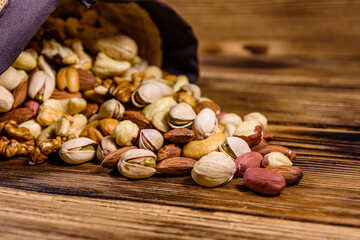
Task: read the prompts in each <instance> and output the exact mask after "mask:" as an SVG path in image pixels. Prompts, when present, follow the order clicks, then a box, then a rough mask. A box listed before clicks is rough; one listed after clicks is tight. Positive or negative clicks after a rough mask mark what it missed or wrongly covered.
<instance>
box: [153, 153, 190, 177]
mask: <svg viewBox="0 0 360 240" xmlns="http://www.w3.org/2000/svg"><path fill="white" fill-rule="evenodd" d="M195 163H196V160H194V159H192V158H185V157H172V158H167V159H164V160H162V161H161V162H160V163H158V165H157V166H156V171H157V172H159V173H162V174H167V175H189V174H190V173H191V170H192V169H193V167H194V165H195Z"/></svg>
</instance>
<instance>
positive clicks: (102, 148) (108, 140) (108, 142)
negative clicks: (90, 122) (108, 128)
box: [96, 136, 119, 161]
mask: <svg viewBox="0 0 360 240" xmlns="http://www.w3.org/2000/svg"><path fill="white" fill-rule="evenodd" d="M118 148H119V146H118V145H117V144H116V142H115V140H114V139H113V137H112V136H106V137H104V138H103V139H102V140H101V142H100V143H99V145H98V147H97V150H96V156H97V157H98V159H99V160H100V161H102V160H104V159H105V157H106V156H107V155H108V154H110V153H112V152H114V151H115V150H117V149H118Z"/></svg>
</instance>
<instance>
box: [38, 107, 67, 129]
mask: <svg viewBox="0 0 360 240" xmlns="http://www.w3.org/2000/svg"><path fill="white" fill-rule="evenodd" d="M63 116H64V113H63V112H61V111H59V110H57V109H56V108H53V107H51V106H43V105H41V107H40V109H39V114H38V116H37V117H36V120H37V122H38V123H39V124H40V125H41V126H44V127H45V126H49V125H50V124H52V123H54V122H56V121H57V120H59V119H60V118H61V117H63Z"/></svg>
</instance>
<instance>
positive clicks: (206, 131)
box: [192, 108, 218, 140]
mask: <svg viewBox="0 0 360 240" xmlns="http://www.w3.org/2000/svg"><path fill="white" fill-rule="evenodd" d="M217 127H218V120H217V118H216V116H215V113H214V112H213V111H212V110H211V109H210V108H204V109H203V110H201V111H200V112H199V113H198V115H197V116H196V118H195V119H194V123H193V125H192V130H193V131H194V133H195V138H196V139H198V140H201V139H206V138H208V137H210V136H211V135H213V134H214V133H215V132H216V131H217Z"/></svg>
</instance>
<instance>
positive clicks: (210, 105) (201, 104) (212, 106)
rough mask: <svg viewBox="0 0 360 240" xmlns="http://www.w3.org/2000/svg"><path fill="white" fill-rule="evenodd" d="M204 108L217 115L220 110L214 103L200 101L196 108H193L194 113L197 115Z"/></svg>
mask: <svg viewBox="0 0 360 240" xmlns="http://www.w3.org/2000/svg"><path fill="white" fill-rule="evenodd" d="M205 108H210V109H211V110H213V112H214V113H215V114H219V113H220V111H221V109H220V106H219V105H217V104H216V103H215V102H211V101H202V102H199V103H198V104H197V105H196V107H195V108H194V110H195V113H196V114H199V113H200V112H201V111H202V110H203V109H205Z"/></svg>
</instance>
